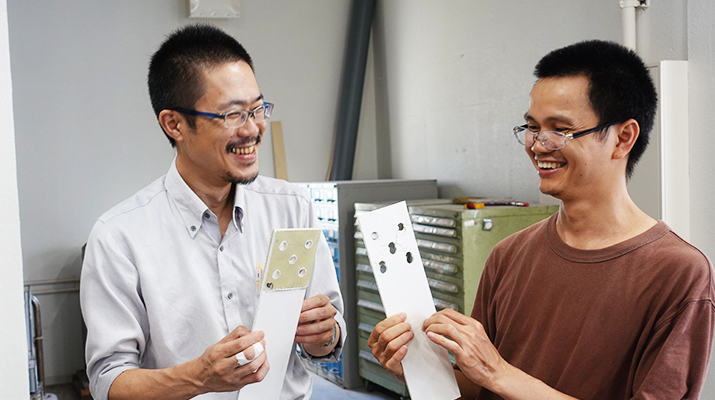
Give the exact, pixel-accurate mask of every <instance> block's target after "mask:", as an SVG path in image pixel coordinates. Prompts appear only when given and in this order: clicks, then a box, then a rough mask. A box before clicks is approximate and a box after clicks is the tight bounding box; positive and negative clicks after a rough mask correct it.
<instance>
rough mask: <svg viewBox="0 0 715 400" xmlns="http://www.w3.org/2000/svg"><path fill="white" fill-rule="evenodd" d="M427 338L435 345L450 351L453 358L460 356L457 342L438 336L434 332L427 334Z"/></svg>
mask: <svg viewBox="0 0 715 400" xmlns="http://www.w3.org/2000/svg"><path fill="white" fill-rule="evenodd" d="M427 337H428V338H429V339H430V340H431V341H432V342H434V343H435V344H437V345H439V346H442V347H444V348H445V349H447V350H449V351H451V352H452V354H454V356H455V357H459V356H460V355H461V354H462V346H460V345H459V344H458V343H457V342H455V341H453V340H450V339H449V338H447V337H446V336H443V335H439V334H437V333H435V332H427Z"/></svg>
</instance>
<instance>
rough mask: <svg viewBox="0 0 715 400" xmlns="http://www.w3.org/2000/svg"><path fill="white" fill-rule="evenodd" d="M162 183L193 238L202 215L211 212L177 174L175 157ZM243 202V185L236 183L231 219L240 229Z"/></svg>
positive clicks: (201, 221) (200, 222)
mask: <svg viewBox="0 0 715 400" xmlns="http://www.w3.org/2000/svg"><path fill="white" fill-rule="evenodd" d="M164 185H165V186H166V190H167V192H168V193H169V195H170V196H171V197H172V198H173V199H174V202H175V203H176V207H177V209H178V210H179V214H181V217H182V219H183V220H184V225H185V226H186V230H187V231H188V233H189V235H190V236H191V237H192V238H193V237H194V236H196V234H197V233H198V231H199V229H201V224H202V223H203V216H204V214H205V213H207V212H211V211H210V210H209V208H208V206H206V204H205V203H204V202H203V201H202V200H201V198H199V196H198V195H196V193H194V191H193V190H191V188H190V187H189V185H188V184H186V182H185V181H184V179H183V178H182V177H181V175H180V174H179V171H178V170H177V169H176V158H174V161H173V162H172V163H171V166H170V167H169V172H167V173H166V180H165V183H164ZM244 204H245V195H244V192H243V185H238V186H237V188H236V194H235V196H234V208H233V219H232V222H233V224H234V226H236V228H237V229H238V230H240V231H243V215H244V211H243V207H244Z"/></svg>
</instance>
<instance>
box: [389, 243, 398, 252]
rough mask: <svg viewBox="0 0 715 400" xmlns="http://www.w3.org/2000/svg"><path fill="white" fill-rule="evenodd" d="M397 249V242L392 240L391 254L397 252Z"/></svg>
mask: <svg viewBox="0 0 715 400" xmlns="http://www.w3.org/2000/svg"><path fill="white" fill-rule="evenodd" d="M396 251H397V247H396V246H395V242H390V254H395V252H396Z"/></svg>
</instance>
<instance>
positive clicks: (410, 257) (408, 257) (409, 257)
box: [407, 251, 412, 264]
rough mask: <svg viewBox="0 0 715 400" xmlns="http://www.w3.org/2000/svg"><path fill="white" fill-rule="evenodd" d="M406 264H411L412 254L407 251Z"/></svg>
mask: <svg viewBox="0 0 715 400" xmlns="http://www.w3.org/2000/svg"><path fill="white" fill-rule="evenodd" d="M407 262H408V263H410V264H412V253H410V252H409V251H408V252H407Z"/></svg>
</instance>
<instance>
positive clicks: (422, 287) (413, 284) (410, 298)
mask: <svg viewBox="0 0 715 400" xmlns="http://www.w3.org/2000/svg"><path fill="white" fill-rule="evenodd" d="M357 219H358V225H359V226H360V231H362V234H363V240H364V242H365V248H366V249H367V254H368V258H369V259H370V265H371V266H372V271H373V274H374V275H375V281H376V282H377V287H378V290H379V291H380V298H381V299H382V305H383V306H384V307H385V312H386V313H387V315H388V316H390V315H394V314H397V313H399V312H404V313H405V314H407V321H406V322H407V323H409V324H410V325H411V326H412V331H413V333H414V334H415V338H414V339H413V340H412V341H411V342H410V343H409V344H408V345H407V348H408V351H407V355H406V356H405V359H404V360H403V361H402V368H403V369H404V373H405V380H406V382H407V388H408V389H409V390H410V397H411V398H412V399H413V400H423V399H424V400H453V399H456V398H457V397H459V396H460V394H459V388H458V386H457V381H456V379H455V377H454V371H453V370H452V365H451V363H450V360H449V353H448V352H447V350H446V349H444V348H442V347H441V346H438V345H436V344H434V343H433V342H432V341H431V340H429V338H428V337H427V335H426V334H425V333H424V332H423V331H422V324H423V322H424V320H425V319H427V318H429V317H430V316H431V315H432V314H434V313H435V312H436V310H435V307H434V302H433V299H432V293H431V292H430V289H429V285H428V283H427V276H426V275H425V270H424V266H423V265H422V258H421V257H420V252H419V249H418V247H417V241H416V240H415V233H414V231H413V230H412V223H411V222H410V215H409V213H408V211H407V204H406V203H405V202H404V201H403V202H400V203H397V204H393V205H390V206H387V207H383V208H380V209H378V210H375V211H371V212H369V213H366V214H361V215H359V216H358V217H357Z"/></svg>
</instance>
